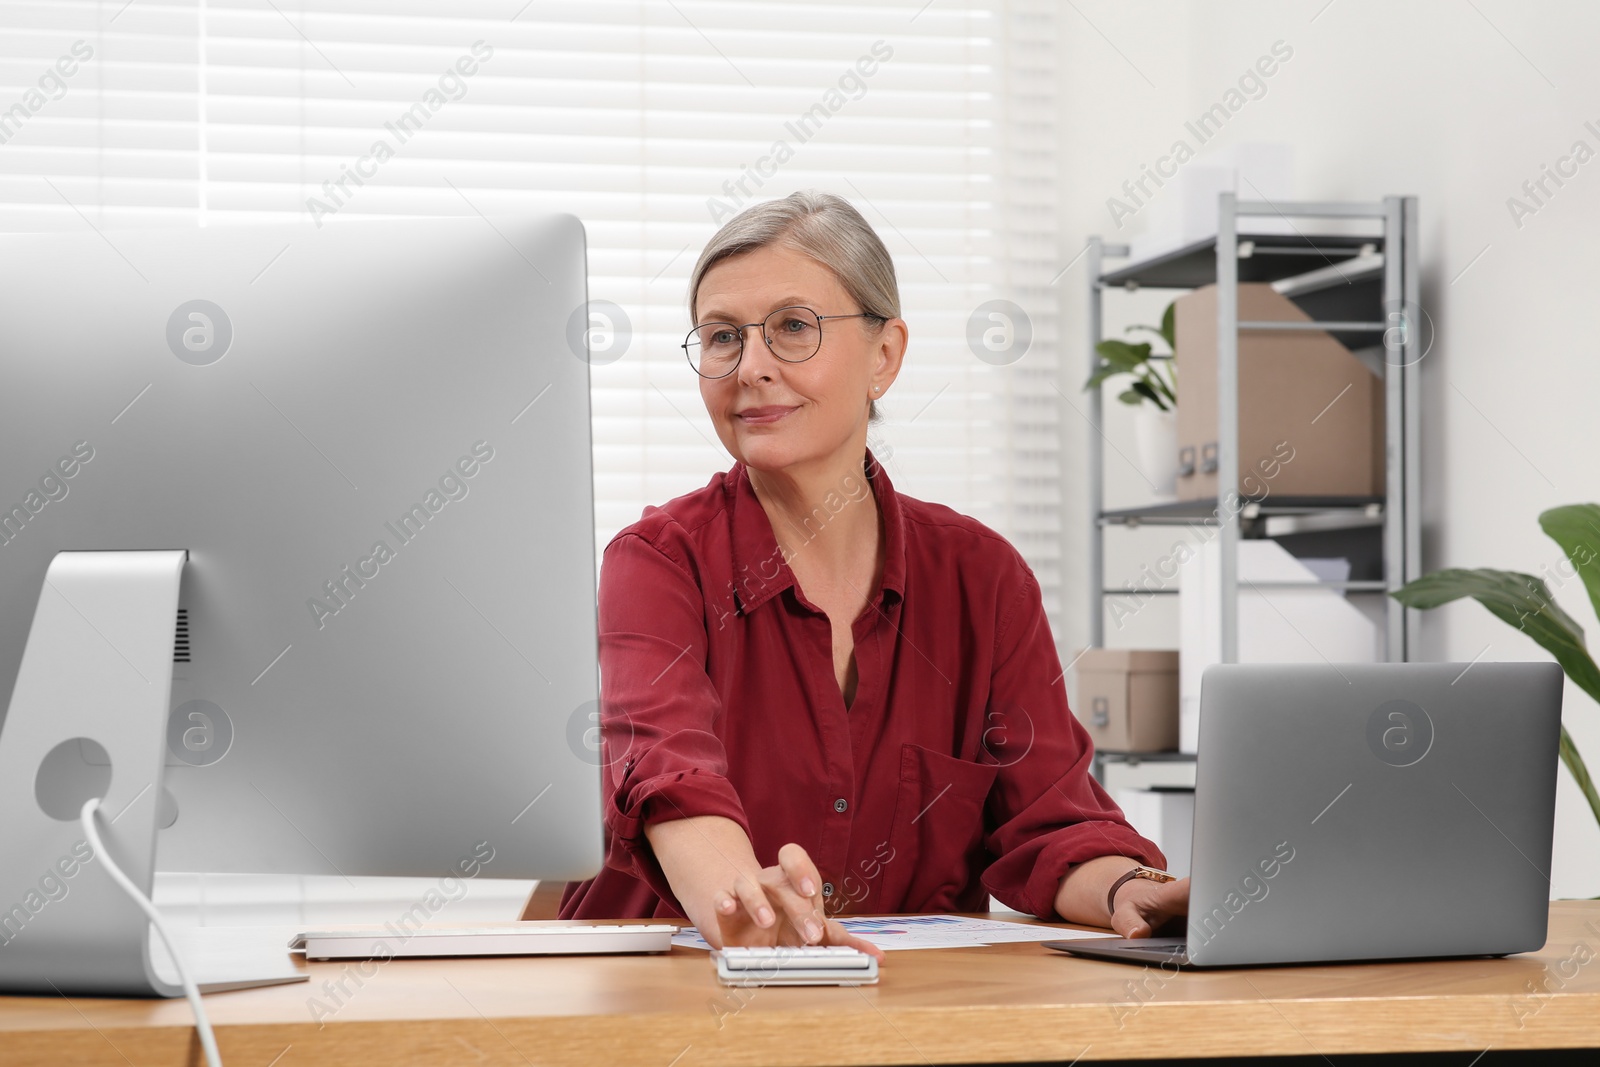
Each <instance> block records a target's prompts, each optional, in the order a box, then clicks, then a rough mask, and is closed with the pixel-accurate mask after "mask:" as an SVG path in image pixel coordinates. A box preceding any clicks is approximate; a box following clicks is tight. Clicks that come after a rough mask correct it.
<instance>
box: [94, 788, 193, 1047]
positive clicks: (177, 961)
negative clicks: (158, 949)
mask: <svg viewBox="0 0 1600 1067" xmlns="http://www.w3.org/2000/svg"><path fill="white" fill-rule="evenodd" d="M99 807H100V799H99V798H98V797H90V798H89V799H88V800H86V801H84V804H83V811H82V812H81V813H80V815H79V819H80V821H81V822H82V823H83V834H84V836H85V837H87V838H88V839H89V844H90V846H91V847H92V848H93V849H94V854H95V855H96V856H98V857H99V858H100V861H101V862H102V863H104V864H105V865H106V870H107V871H108V872H109V873H110V875H111V877H112V879H113V880H114V881H115V882H116V883H117V884H118V885H119V886H121V887H122V891H123V892H124V893H127V894H128V896H130V897H132V898H133V902H134V903H135V904H137V905H139V910H140V911H143V912H144V913H145V915H147V916H148V917H149V919H150V922H151V924H152V925H153V926H155V928H156V933H158V934H160V935H161V940H162V942H164V943H165V944H166V946H167V952H168V953H169V954H170V955H171V956H172V962H173V964H174V965H175V966H176V967H177V968H178V982H179V983H180V984H181V985H182V986H183V995H184V996H185V997H188V998H189V1007H191V1008H192V1009H194V1028H195V1029H196V1030H198V1031H199V1032H200V1047H201V1048H202V1049H203V1050H204V1051H205V1054H206V1063H207V1065H208V1067H222V1057H221V1056H220V1055H219V1054H218V1053H217V1038H216V1035H215V1034H213V1033H212V1032H211V1020H210V1019H209V1018H207V1016H206V1009H205V1006H204V1005H203V1004H201V1003H200V987H199V986H197V985H195V984H194V979H193V978H191V977H189V970H188V968H186V967H184V965H183V957H182V956H180V955H178V949H177V946H175V945H174V944H173V943H172V936H171V935H170V934H168V933H167V924H166V923H164V922H162V921H161V913H160V912H159V911H157V910H156V906H155V905H154V904H152V903H151V902H150V898H149V897H147V896H145V895H144V894H143V893H141V892H140V891H139V887H138V886H136V885H134V884H133V879H131V878H129V877H128V876H127V875H126V874H124V873H122V868H121V867H118V866H117V864H116V862H115V861H114V860H112V858H111V853H109V852H107V851H106V849H105V846H104V845H102V844H101V843H100V831H99V830H97V829H95V825H94V816H95V811H96V809H98V808H99Z"/></svg>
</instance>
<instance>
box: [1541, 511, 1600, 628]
mask: <svg viewBox="0 0 1600 1067" xmlns="http://www.w3.org/2000/svg"><path fill="white" fill-rule="evenodd" d="M1539 526H1540V528H1541V529H1543V530H1544V532H1545V533H1547V534H1549V535H1550V538H1551V540H1553V541H1555V543H1556V544H1558V545H1560V546H1561V551H1563V552H1565V553H1566V554H1567V563H1568V564H1569V565H1570V566H1571V567H1572V569H1573V570H1575V571H1577V573H1578V576H1579V577H1580V578H1582V579H1583V585H1584V588H1585V589H1587V590H1588V591H1589V602H1590V603H1591V604H1593V605H1594V610H1595V614H1597V615H1600V504H1568V505H1567V506H1566V507H1560V508H1551V509H1550V510H1549V511H1546V512H1542V513H1541V514H1540V515H1539Z"/></svg>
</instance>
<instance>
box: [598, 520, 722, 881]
mask: <svg viewBox="0 0 1600 1067" xmlns="http://www.w3.org/2000/svg"><path fill="white" fill-rule="evenodd" d="M674 547H675V546H674V545H672V544H671V542H670V536H663V537H661V538H659V539H658V540H657V541H655V542H652V541H650V540H647V539H646V538H645V537H643V536H640V535H638V534H632V533H625V534H622V535H620V536H618V537H617V538H616V539H615V540H613V541H612V542H611V543H610V545H608V546H607V548H606V552H605V557H604V562H603V563H602V566H601V571H600V600H599V616H600V618H599V621H600V722H601V735H602V737H603V739H604V746H605V747H604V749H603V751H604V753H605V766H604V773H603V775H602V788H603V790H604V795H603V798H602V799H603V809H604V813H605V817H604V822H605V828H606V836H607V846H606V865H607V866H609V867H614V868H617V869H618V870H622V871H625V872H627V873H628V874H631V875H633V876H634V877H635V878H639V879H641V880H642V881H644V882H645V883H646V884H647V885H649V887H650V888H651V889H652V890H654V891H655V892H656V893H657V894H658V895H659V896H660V897H661V898H662V899H664V900H675V899H676V898H675V896H674V894H673V892H672V889H671V886H670V885H668V883H667V879H666V876H665V874H664V873H663V872H662V870H661V866H660V864H659V863H658V862H657V861H656V857H655V854H654V852H653V851H652V850H651V848H650V842H649V839H648V838H646V837H645V833H644V831H645V827H646V826H648V825H650V824H652V823H656V822H664V821H667V820H671V819H680V818H687V817H689V816H695V815H721V816H724V817H726V818H729V819H732V820H733V821H734V822H736V823H738V824H739V825H740V826H741V827H743V829H744V831H745V833H746V834H749V832H750V824H749V821H748V819H747V818H746V816H745V812H744V806H743V805H742V804H741V803H740V800H739V796H738V794H737V793H736V792H735V790H734V787H733V783H732V782H731V781H729V779H728V774H727V772H728V757H727V753H726V752H725V751H724V749H723V745H722V742H721V740H720V739H719V738H718V736H717V734H716V733H715V732H714V726H715V723H716V722H717V720H718V719H719V717H720V716H721V713H722V701H721V698H720V697H719V696H718V695H717V692H716V690H715V689H714V688H713V686H712V683H711V679H710V678H709V676H708V675H707V674H706V669H705V668H706V608H705V604H706V599H705V597H704V595H703V593H702V591H701V589H700V587H699V583H698V582H697V580H696V578H695V576H694V573H693V571H692V570H691V568H690V566H689V562H688V560H687V559H686V558H674V555H675V553H674V551H673V550H674Z"/></svg>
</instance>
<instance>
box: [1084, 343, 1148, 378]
mask: <svg viewBox="0 0 1600 1067" xmlns="http://www.w3.org/2000/svg"><path fill="white" fill-rule="evenodd" d="M1094 350H1095V351H1096V352H1098V353H1100V358H1102V359H1104V360H1105V361H1106V362H1107V363H1110V364H1112V365H1113V366H1115V367H1116V368H1117V369H1118V370H1124V371H1131V370H1134V369H1135V368H1137V367H1138V366H1139V365H1140V364H1142V363H1144V362H1145V361H1146V360H1148V359H1149V358H1150V346H1149V345H1147V344H1137V345H1131V344H1129V343H1128V342H1126V341H1101V342H1100V343H1099V344H1097V345H1095V346H1094Z"/></svg>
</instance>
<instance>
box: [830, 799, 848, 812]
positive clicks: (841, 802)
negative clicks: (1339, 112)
mask: <svg viewBox="0 0 1600 1067" xmlns="http://www.w3.org/2000/svg"><path fill="white" fill-rule="evenodd" d="M849 806H850V805H849V804H847V803H845V799H844V797H840V798H839V799H838V800H835V801H834V802H833V810H834V811H843V810H844V809H845V808H848V807H849Z"/></svg>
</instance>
